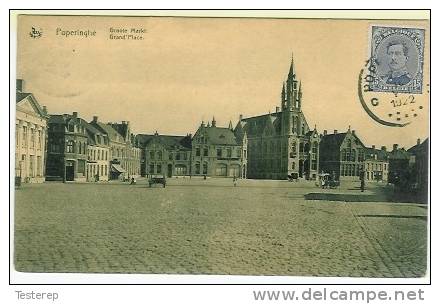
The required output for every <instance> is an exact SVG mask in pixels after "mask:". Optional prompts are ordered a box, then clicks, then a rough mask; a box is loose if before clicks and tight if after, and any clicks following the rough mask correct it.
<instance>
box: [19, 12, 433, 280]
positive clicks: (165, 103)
mask: <svg viewBox="0 0 440 304" xmlns="http://www.w3.org/2000/svg"><path fill="white" fill-rule="evenodd" d="M16 39H17V63H16V69H17V70H16V77H15V78H16V79H14V81H15V84H16V86H15V87H16V88H15V89H16V92H15V94H11V105H13V99H14V98H15V117H14V116H12V117H11V119H14V118H15V129H14V130H11V132H14V133H11V136H15V137H14V143H15V146H14V145H13V146H11V151H10V154H11V162H13V163H12V164H11V166H13V168H14V172H15V174H14V176H13V181H12V182H13V184H14V186H15V190H14V191H13V198H14V199H13V201H12V202H11V204H13V248H12V256H11V258H12V259H13V267H14V269H15V270H16V271H17V272H21V273H94V274H96V273H117V274H191V275H246V276H291V277H342V278H426V277H427V276H429V256H428V254H429V243H430V242H429V221H430V218H429V208H430V206H429V205H430V204H429V198H430V195H429V186H430V185H429V177H430V174H429V168H430V157H429V152H430V139H429V134H430V125H429V123H430V121H429V117H430V116H429V111H430V109H429V106H430V103H429V100H430V99H429V98H430V45H429V44H430V23H429V20H422V19H419V20H411V19H395V20H391V19H390V20H387V19H381V20H374V19H319V18H309V19H295V18H245V17H240V18H225V17H223V18H208V17H204V18H200V17H147V16H145V17H139V16H138V17H133V16H61V15H60V16H57V15H52V16H50V15H46V16H44V15H19V16H18V18H17V38H16Z"/></svg>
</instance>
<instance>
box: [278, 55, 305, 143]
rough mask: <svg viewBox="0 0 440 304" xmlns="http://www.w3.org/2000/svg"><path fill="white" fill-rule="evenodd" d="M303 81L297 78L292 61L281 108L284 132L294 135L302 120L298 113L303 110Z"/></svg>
mask: <svg viewBox="0 0 440 304" xmlns="http://www.w3.org/2000/svg"><path fill="white" fill-rule="evenodd" d="M301 97H302V92H301V82H299V81H298V80H297V79H296V72H295V64H294V62H293V56H292V61H291V63H290V68H289V74H288V75H287V81H286V83H285V84H284V82H283V89H282V91H281V109H282V112H283V113H282V134H283V135H293V134H295V133H296V134H298V133H299V132H298V130H299V128H300V122H299V121H298V117H299V115H298V113H299V112H301Z"/></svg>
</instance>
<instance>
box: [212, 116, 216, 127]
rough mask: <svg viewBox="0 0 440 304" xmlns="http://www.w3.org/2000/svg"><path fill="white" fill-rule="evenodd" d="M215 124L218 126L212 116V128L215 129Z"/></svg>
mask: <svg viewBox="0 0 440 304" xmlns="http://www.w3.org/2000/svg"><path fill="white" fill-rule="evenodd" d="M215 124H216V121H215V117H214V116H212V123H211V126H213V127H215Z"/></svg>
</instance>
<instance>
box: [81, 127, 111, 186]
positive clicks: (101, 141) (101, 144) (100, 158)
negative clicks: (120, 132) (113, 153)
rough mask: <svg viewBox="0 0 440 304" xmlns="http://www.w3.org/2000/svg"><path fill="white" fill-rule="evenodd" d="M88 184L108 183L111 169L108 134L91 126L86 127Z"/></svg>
mask: <svg viewBox="0 0 440 304" xmlns="http://www.w3.org/2000/svg"><path fill="white" fill-rule="evenodd" d="M86 131H87V137H88V141H87V143H88V145H87V165H86V178H87V181H88V182H97V181H108V180H109V167H110V141H109V139H108V137H107V134H105V133H102V132H100V131H99V130H98V129H96V128H95V127H93V126H92V125H90V124H87V125H86Z"/></svg>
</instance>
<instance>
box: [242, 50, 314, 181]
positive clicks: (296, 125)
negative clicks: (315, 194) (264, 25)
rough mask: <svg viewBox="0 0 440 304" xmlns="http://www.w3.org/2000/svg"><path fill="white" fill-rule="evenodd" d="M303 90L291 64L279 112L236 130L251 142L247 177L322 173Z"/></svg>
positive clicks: (248, 120)
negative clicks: (303, 101)
mask: <svg viewBox="0 0 440 304" xmlns="http://www.w3.org/2000/svg"><path fill="white" fill-rule="evenodd" d="M301 103H302V89H301V82H300V81H298V79H297V77H296V72H295V66H294V63H293V59H292V62H291V64H290V69H289V74H288V76H287V82H286V83H283V88H282V91H281V102H280V106H281V107H277V108H276V111H275V113H269V114H265V115H260V116H255V117H248V118H243V117H242V116H241V115H240V120H239V122H238V124H237V126H236V128H235V130H234V132H235V134H236V135H238V136H240V135H242V134H246V136H247V141H248V155H247V178H255V179H286V178H287V177H288V176H292V177H294V178H304V179H315V178H316V176H317V174H318V172H319V141H320V137H319V134H318V132H317V130H316V127H315V128H314V129H310V127H309V125H308V123H307V120H306V118H305V116H304V113H303V112H302V110H301Z"/></svg>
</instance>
